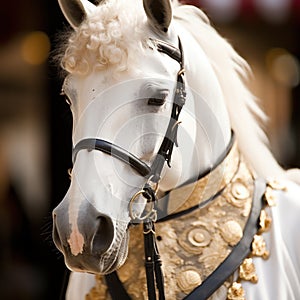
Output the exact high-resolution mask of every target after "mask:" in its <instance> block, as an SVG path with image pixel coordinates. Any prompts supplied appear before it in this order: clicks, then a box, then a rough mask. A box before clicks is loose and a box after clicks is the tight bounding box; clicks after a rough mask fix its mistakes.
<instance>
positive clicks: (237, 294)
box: [227, 282, 245, 300]
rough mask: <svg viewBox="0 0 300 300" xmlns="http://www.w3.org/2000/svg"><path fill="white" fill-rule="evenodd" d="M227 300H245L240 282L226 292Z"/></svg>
mask: <svg viewBox="0 0 300 300" xmlns="http://www.w3.org/2000/svg"><path fill="white" fill-rule="evenodd" d="M227 299H228V300H245V290H244V288H243V287H242V285H241V283H240V282H234V283H233V284H232V286H231V287H230V288H229V289H228V292H227Z"/></svg>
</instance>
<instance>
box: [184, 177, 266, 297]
mask: <svg viewBox="0 0 300 300" xmlns="http://www.w3.org/2000/svg"><path fill="white" fill-rule="evenodd" d="M265 188H266V183H265V181H264V180H262V179H257V180H256V181H255V186H254V194H253V202H252V209H251V213H250V216H249V218H248V221H247V224H246V226H245V229H244V234H243V237H242V239H241V240H240V242H239V243H238V244H237V245H236V246H235V247H234V248H233V249H232V251H231V253H230V254H229V255H228V256H227V258H226V259H225V260H224V261H223V262H222V264H221V265H219V267H218V268H217V269H216V270H215V271H214V272H213V273H212V274H210V275H209V276H208V277H207V278H206V279H205V280H204V281H203V282H202V284H201V285H199V286H198V287H196V288H195V289H194V290H193V291H192V292H191V293H190V294H189V295H187V296H186V297H185V298H184V300H206V299H207V298H208V297H210V296H211V295H212V294H213V293H214V292H215V291H216V290H217V289H218V288H219V287H220V286H221V285H222V284H223V283H224V282H225V280H226V279H227V278H228V277H229V276H231V275H232V274H233V273H234V272H235V271H236V270H237V268H238V267H239V266H240V265H241V264H242V262H243V260H244V259H245V258H246V257H247V256H248V254H249V253H250V252H251V244H252V240H253V237H254V235H255V234H256V233H257V230H258V220H259V216H260V212H261V210H262V207H263V194H264V192H265Z"/></svg>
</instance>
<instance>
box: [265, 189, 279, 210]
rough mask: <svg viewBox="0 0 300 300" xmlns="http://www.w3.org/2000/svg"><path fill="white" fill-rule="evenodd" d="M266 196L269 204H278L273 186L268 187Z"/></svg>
mask: <svg viewBox="0 0 300 300" xmlns="http://www.w3.org/2000/svg"><path fill="white" fill-rule="evenodd" d="M264 196H265V201H266V203H267V205H268V206H275V205H276V200H275V196H274V194H273V190H272V188H270V187H267V189H266V192H265V195H264Z"/></svg>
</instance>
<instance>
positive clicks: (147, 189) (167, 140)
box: [72, 39, 186, 222]
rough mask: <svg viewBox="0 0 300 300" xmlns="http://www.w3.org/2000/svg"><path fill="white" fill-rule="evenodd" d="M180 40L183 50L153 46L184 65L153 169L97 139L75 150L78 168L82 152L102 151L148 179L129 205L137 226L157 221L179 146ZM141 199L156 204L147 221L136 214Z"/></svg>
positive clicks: (182, 89)
mask: <svg viewBox="0 0 300 300" xmlns="http://www.w3.org/2000/svg"><path fill="white" fill-rule="evenodd" d="M178 40H179V48H176V47H174V46H172V45H171V44H169V43H166V42H164V41H160V40H155V39H151V42H152V43H153V45H154V46H155V48H156V49H157V51H159V52H161V53H164V54H167V55H168V56H169V57H171V58H172V59H174V60H176V61H177V62H178V63H179V64H180V70H179V71H178V73H177V83H176V87H175V92H174V99H173V105H172V112H171V117H170V120H169V124H168V128H167V131H166V133H165V136H164V139H163V141H162V144H161V146H160V148H159V150H158V152H157V154H156V156H155V158H154V161H153V163H152V165H151V166H148V165H147V164H146V163H145V162H144V161H142V160H141V159H139V158H138V157H136V156H135V155H134V154H132V153H130V152H129V151H127V150H125V149H124V148H122V147H120V146H118V145H116V144H113V143H111V142H109V141H106V140H103V139H97V138H87V139H83V140H81V141H79V142H78V143H77V144H76V146H75V147H74V149H73V153H72V160H73V164H74V163H75V161H76V157H77V154H78V152H79V151H81V150H88V151H92V150H98V151H101V152H103V153H105V154H108V155H111V156H112V157H114V158H117V159H119V160H121V161H122V162H124V163H126V164H128V165H129V166H130V167H132V168H133V169H134V170H135V171H137V172H138V173H139V174H140V175H141V176H144V177H146V178H147V182H146V184H145V185H144V187H143V188H142V189H141V190H140V191H138V192H137V193H136V194H135V195H133V196H132V198H131V201H130V204H129V212H130V217H131V219H132V221H133V222H137V221H143V220H145V219H147V218H148V217H150V215H151V217H152V218H154V219H155V215H154V214H153V208H154V205H153V203H152V202H155V201H156V200H157V199H156V191H157V189H158V183H159V181H160V179H161V172H162V169H163V167H164V164H165V163H167V165H168V166H169V167H171V157H172V152H173V147H174V145H176V146H178V143H177V131H178V125H179V124H180V122H179V120H178V119H179V115H180V112H181V110H182V107H183V105H184V104H185V100H186V90H185V81H184V72H185V70H184V58H183V51H182V46H181V42H180V39H178ZM139 196H143V197H144V198H145V199H146V200H147V202H148V203H152V204H151V210H150V211H149V212H148V213H146V215H144V216H143V217H138V216H137V215H136V214H135V213H134V212H133V210H132V207H133V203H134V202H135V201H136V200H137V198H138V197H139Z"/></svg>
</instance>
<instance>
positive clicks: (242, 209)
mask: <svg viewBox="0 0 300 300" xmlns="http://www.w3.org/2000/svg"><path fill="white" fill-rule="evenodd" d="M274 185H275V184H274V183H273V184H272V183H269V185H268V187H267V190H266V193H265V198H266V200H267V201H269V203H267V204H270V205H272V204H273V203H272V200H273V199H272V195H271V188H272V187H274ZM276 188H282V187H279V186H276ZM253 190H254V176H253V173H252V172H251V171H250V169H249V168H248V166H247V165H246V163H245V162H244V160H243V159H242V158H241V157H240V154H239V151H238V149H237V146H236V145H234V146H233V149H232V150H231V151H230V153H229V154H228V156H227V157H226V159H225V160H224V161H223V162H222V163H221V164H220V165H219V166H218V167H217V168H216V169H215V170H214V171H212V172H211V173H210V174H208V175H207V176H205V177H204V178H201V179H200V180H199V181H197V182H196V183H193V184H190V185H188V186H184V187H182V188H179V189H177V190H174V191H172V192H171V193H170V196H169V198H170V199H169V203H170V205H169V207H168V210H170V212H171V213H177V212H180V211H183V210H186V209H187V208H189V207H192V206H195V205H197V204H199V203H200V206H201V203H202V202H203V201H205V200H206V199H209V197H212V196H213V195H216V196H215V197H214V198H213V200H212V201H210V202H209V203H208V204H207V205H206V206H204V207H202V208H200V209H195V210H193V211H192V212H189V213H187V214H184V215H182V216H180V217H178V218H175V219H171V220H168V221H166V222H162V223H157V224H156V225H155V227H156V238H157V244H158V248H159V252H160V255H161V260H162V264H163V265H162V267H163V273H164V282H165V287H166V288H165V293H166V299H167V300H169V299H183V298H184V297H185V296H186V295H188V294H189V293H190V292H191V291H192V290H194V288H196V287H197V286H199V285H200V284H201V283H202V282H203V281H204V280H205V279H206V278H207V276H209V275H210V274H211V273H213V272H214V271H215V270H216V268H217V267H218V266H219V265H220V264H221V263H222V262H223V261H224V259H225V258H226V257H227V256H228V255H229V254H230V252H231V251H232V249H233V247H234V246H235V245H236V244H237V243H238V242H239V241H240V240H241V238H242V236H243V229H244V227H245V224H246V222H247V220H248V216H249V213H250V211H251V204H252V197H253ZM217 191H220V193H217V194H216V192H217ZM183 195H189V196H188V198H187V199H185V201H182V199H183ZM270 223H271V220H270V218H269V217H268V215H267V214H266V212H265V210H262V212H261V217H260V228H261V230H260V231H259V232H258V234H257V235H256V236H255V237H254V240H253V243H252V250H253V251H252V255H257V256H262V257H263V258H267V257H268V252H267V250H266V247H265V246H266V245H265V243H264V240H263V238H262V236H261V235H260V234H261V233H262V232H263V231H265V230H267V229H268V227H269V225H270ZM142 236H143V228H142V226H136V227H133V228H131V230H130V242H129V254H128V258H127V261H126V263H125V264H124V265H123V266H122V267H121V268H120V269H119V270H118V275H119V278H120V280H121V281H122V283H123V285H124V287H125V289H126V290H127V292H128V294H129V295H130V296H131V298H132V299H133V300H134V299H136V300H141V299H147V284H146V278H145V270H144V252H143V251H144V248H143V243H142ZM241 280H250V281H252V282H254V283H255V282H256V281H257V277H256V274H255V267H254V265H253V262H252V259H251V258H248V259H245V260H244V262H243V264H242V265H241V266H240V270H239V274H238V280H237V281H236V282H234V283H232V278H228V280H227V281H225V282H224V283H223V286H222V287H221V288H220V289H219V291H220V290H223V291H225V295H224V299H226V297H227V299H235V300H242V299H245V298H244V296H245V295H244V291H243V289H242V286H241V283H240V282H241ZM213 298H214V296H212V297H211V299H213ZM96 299H97V300H101V299H103V300H104V299H106V300H107V299H111V298H110V295H109V293H108V290H107V286H106V284H105V279H104V277H103V276H101V275H96V285H95V287H93V288H92V289H91V291H90V293H89V294H88V295H87V296H86V300H96Z"/></svg>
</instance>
